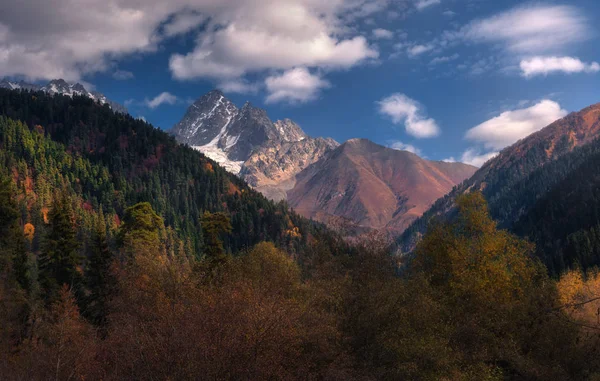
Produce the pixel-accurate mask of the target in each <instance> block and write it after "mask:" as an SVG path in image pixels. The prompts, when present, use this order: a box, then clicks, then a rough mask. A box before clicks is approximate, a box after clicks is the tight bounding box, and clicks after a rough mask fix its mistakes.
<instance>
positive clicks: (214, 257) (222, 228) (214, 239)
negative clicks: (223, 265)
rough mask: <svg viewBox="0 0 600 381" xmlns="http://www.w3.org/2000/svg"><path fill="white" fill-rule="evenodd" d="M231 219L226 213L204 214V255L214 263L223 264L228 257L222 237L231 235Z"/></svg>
mask: <svg viewBox="0 0 600 381" xmlns="http://www.w3.org/2000/svg"><path fill="white" fill-rule="evenodd" d="M231 230H232V227H231V223H230V222H229V217H227V216H226V215H225V214H224V213H209V212H204V215H203V216H202V232H203V234H204V245H205V246H204V254H205V255H206V257H207V258H208V259H209V260H211V261H213V262H222V261H223V260H224V258H225V256H226V253H225V248H224V247H223V240H222V237H223V236H224V234H228V233H231Z"/></svg>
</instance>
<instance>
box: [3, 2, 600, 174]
mask: <svg viewBox="0 0 600 381" xmlns="http://www.w3.org/2000/svg"><path fill="white" fill-rule="evenodd" d="M5 1H6V0H5ZM8 2H9V3H13V4H8V6H7V7H3V8H4V9H5V10H6V9H8V10H7V11H6V12H4V11H3V13H2V14H1V15H0V77H2V76H8V77H12V78H25V79H28V80H35V81H45V80H48V79H52V78H58V77H62V78H65V79H66V80H68V81H72V82H73V81H81V82H83V83H84V84H87V85H88V86H90V85H91V86H95V88H96V89H97V90H99V91H101V92H103V93H104V94H106V95H107V96H108V97H109V98H111V99H114V100H116V101H119V102H121V103H125V104H126V105H127V106H128V108H129V110H130V112H131V113H132V114H133V115H134V116H143V117H144V118H145V119H146V120H148V121H149V122H150V123H152V124H154V125H156V126H159V127H161V128H164V129H168V128H170V127H171V126H172V125H174V124H175V123H176V122H178V121H179V119H180V118H181V117H182V116H183V114H184V112H185V110H186V108H187V107H188V106H189V104H190V102H192V101H193V100H194V99H196V98H198V97H199V96H201V95H202V94H204V93H206V92H208V91H210V90H211V89H213V88H215V87H219V88H221V89H223V90H224V92H225V93H226V95H227V96H228V97H229V98H231V99H232V100H233V101H234V102H235V103H237V104H238V105H240V106H241V105H242V104H243V103H244V102H245V101H246V100H248V101H250V102H252V103H253V104H254V105H256V106H259V107H263V108H266V109H267V111H268V113H269V115H270V116H271V118H272V119H281V118H291V119H293V120H295V121H296V122H298V123H299V124H300V125H301V126H302V127H303V129H304V130H305V131H306V132H307V133H308V134H309V135H312V136H330V137H333V138H334V139H336V140H338V141H340V142H342V141H345V140H347V139H350V138H354V137H365V138H369V139H371V140H373V141H375V142H376V143H380V144H383V145H388V146H392V147H395V148H400V149H409V150H412V151H415V152H417V153H419V154H420V155H422V156H424V157H427V158H429V159H434V160H457V161H465V162H469V163H473V164H475V165H481V164H482V162H483V161H484V160H485V159H486V158H489V157H491V156H492V155H493V154H494V153H496V152H498V151H499V150H500V149H502V148H503V147H505V146H507V145H509V144H511V143H513V142H514V141H516V140H518V139H519V138H522V137H524V136H526V135H528V134H529V133H531V132H534V131H536V130H538V129H540V128H542V127H544V126H545V125H547V124H548V123H550V122H552V121H553V120H555V119H557V118H560V117H562V116H564V115H565V114H566V113H567V112H570V111H577V110H579V109H581V108H583V107H585V106H588V105H590V104H593V103H597V102H600V94H598V91H597V90H596V89H598V88H600V86H599V85H600V65H599V64H598V63H597V62H598V61H600V54H599V51H598V50H599V49H598V48H597V46H599V45H598V42H599V41H598V39H599V37H600V35H599V31H598V29H597V27H596V26H595V24H596V23H595V20H596V19H597V18H598V16H600V4H599V2H598V1H595V0H570V1H534V2H529V1H511V0H502V1H494V0H330V1H327V2H323V1H320V0H278V1H275V0H173V1H170V2H164V1H159V0H147V1H145V2H139V1H136V0H111V1H109V2H106V1H104V0H88V1H87V3H88V4H86V12H78V11H77V10H76V9H78V8H77V6H78V4H79V2H78V1H77V0H56V1H55V2H54V3H56V4H55V5H54V6H53V7H52V8H49V7H48V8H45V9H44V7H40V6H39V5H38V4H39V2H38V1H37V0H19V1H17V0H8ZM161 94H162V95H161Z"/></svg>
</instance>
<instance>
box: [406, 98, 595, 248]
mask: <svg viewBox="0 0 600 381" xmlns="http://www.w3.org/2000/svg"><path fill="white" fill-rule="evenodd" d="M599 136H600V104H597V105H593V106H590V107H587V108H585V109H583V110H581V111H580V112H576V113H571V114H569V115H568V116H566V117H565V118H563V119H560V120H558V121H556V122H554V123H552V124H551V125H549V126H548V127H546V128H544V129H542V130H540V131H538V132H536V133H534V134H532V135H530V136H528V137H527V138H525V139H522V140H520V141H519V142H517V143H515V144H513V145H512V146H510V147H508V148H505V149H504V150H503V151H502V152H501V153H500V154H499V155H498V156H497V157H495V158H494V159H492V160H490V161H488V162H487V163H486V164H485V165H484V166H483V167H482V168H481V169H480V170H478V171H477V172H476V173H475V174H474V175H473V177H471V178H470V179H468V180H467V181H465V182H464V183H463V184H461V185H460V186H459V187H457V188H456V189H455V190H453V191H452V192H451V193H450V194H448V195H447V196H445V197H444V198H442V199H440V200H438V201H437V202H436V203H435V204H434V205H433V206H432V207H431V209H430V210H428V211H427V212H426V213H425V214H424V215H423V216H422V217H421V218H419V219H418V220H416V221H415V222H414V223H413V224H412V225H411V226H410V227H409V228H408V229H407V230H406V231H405V233H404V234H403V235H402V237H400V238H399V240H398V243H399V246H400V250H401V251H403V252H407V251H410V250H411V249H412V248H413V247H414V245H415V244H416V242H417V241H418V240H419V238H420V237H421V235H422V234H423V233H424V232H425V230H426V229H427V226H428V224H429V223H430V221H431V220H432V218H442V219H447V218H450V217H451V216H452V215H453V213H454V202H455V200H456V198H457V197H458V196H459V195H461V194H464V193H466V192H469V191H471V190H473V189H477V190H481V191H482V192H483V194H484V196H485V197H486V199H487V200H488V203H489V206H490V212H491V214H492V216H493V217H494V218H495V219H496V220H497V221H498V223H499V225H500V226H501V227H503V228H512V227H513V225H514V224H515V222H517V221H518V220H519V219H521V218H522V217H523V216H525V215H527V214H528V213H530V211H531V210H532V208H533V207H534V206H535V205H536V204H537V202H538V201H539V200H540V199H542V198H543V197H544V196H545V195H546V194H547V193H548V192H549V191H550V190H551V189H553V187H555V186H556V185H557V184H559V183H560V182H561V181H563V180H564V179H565V178H567V176H569V174H570V173H571V172H572V171H574V170H575V169H576V168H578V167H579V166H580V165H582V163H583V159H582V157H580V156H578V155H574V156H569V159H567V160H559V159H561V158H562V157H563V156H565V155H567V154H569V153H571V152H573V151H574V150H575V149H576V148H578V147H583V146H586V145H588V144H589V143H591V142H592V141H594V140H595V139H596V138H598V137H599ZM575 157H579V159H578V160H575V159H574V158H575Z"/></svg>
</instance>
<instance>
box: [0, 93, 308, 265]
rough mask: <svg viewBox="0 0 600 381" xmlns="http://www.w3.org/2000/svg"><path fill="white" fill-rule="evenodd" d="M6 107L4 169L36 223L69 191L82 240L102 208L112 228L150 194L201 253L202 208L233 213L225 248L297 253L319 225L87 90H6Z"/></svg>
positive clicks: (192, 250)
mask: <svg viewBox="0 0 600 381" xmlns="http://www.w3.org/2000/svg"><path fill="white" fill-rule="evenodd" d="M0 115H2V117H1V118H2V119H0V139H1V140H0V158H1V161H2V167H1V171H2V172H4V173H5V174H10V176H12V177H13V179H14V180H15V181H16V183H17V186H18V189H19V192H20V193H21V196H20V197H21V198H22V200H21V201H22V202H21V203H20V204H21V205H20V208H21V214H22V216H21V217H22V219H23V221H25V222H26V223H30V224H31V225H32V226H33V228H34V229H35V228H38V229H43V224H42V223H41V221H43V220H44V218H46V217H45V215H46V214H47V211H48V210H49V209H50V208H51V206H52V200H53V196H54V193H56V192H57V191H59V192H63V191H64V192H67V193H68V194H69V195H70V196H71V197H72V198H73V208H74V210H75V214H76V215H77V216H78V226H79V227H80V230H79V233H78V234H79V238H80V239H81V240H82V241H83V242H86V243H87V241H88V240H89V238H90V234H89V231H90V230H91V228H92V223H91V220H92V219H93V218H92V216H94V215H96V214H98V213H103V214H105V215H106V218H105V220H106V221H107V229H108V231H109V234H111V232H112V231H114V230H115V228H116V227H118V225H119V219H120V218H122V216H123V213H124V210H125V209H126V208H127V207H128V206H131V205H134V204H136V203H139V202H150V204H151V205H152V207H153V208H154V209H155V210H156V211H157V213H159V214H160V215H161V216H162V217H163V218H164V220H165V225H166V226H167V228H168V229H169V234H170V235H171V236H173V237H177V238H178V239H179V240H180V241H181V243H182V245H183V246H185V248H186V252H187V255H191V256H196V257H199V256H201V255H202V250H203V245H204V243H203V233H202V224H201V223H200V220H201V216H202V214H203V213H204V211H209V212H225V213H226V214H227V215H228V216H229V217H230V219H231V224H232V227H233V234H232V235H231V236H229V238H227V239H226V241H225V243H224V244H225V247H226V249H227V250H228V251H229V252H237V251H239V250H240V249H243V248H246V247H250V246H252V245H254V244H256V243H257V242H260V241H264V240H267V241H272V242H276V243H277V244H278V245H280V246H282V247H286V248H287V247H289V248H290V249H291V250H292V251H293V252H298V251H300V250H302V247H304V246H306V243H307V240H308V239H309V238H310V235H311V234H312V233H316V231H317V230H318V229H320V228H319V227H317V226H315V225H313V224H310V223H309V222H308V221H307V220H305V219H302V218H300V217H298V216H297V215H295V214H294V213H291V212H290V211H289V210H288V208H287V206H286V205H285V204H284V203H279V204H274V203H272V202H270V201H268V200H266V199H265V198H264V197H263V196H262V195H260V194H259V193H257V192H255V191H252V190H251V189H250V188H249V187H248V186H247V185H246V184H245V183H244V182H243V181H242V180H240V179H238V178H237V177H236V176H233V175H230V174H228V173H227V172H226V171H224V170H223V169H222V168H220V167H219V166H217V165H216V164H215V163H214V162H213V161H211V160H209V159H207V158H206V157H204V156H203V155H202V154H200V153H198V152H196V151H194V150H192V149H191V148H188V147H185V146H182V145H179V144H178V143H177V142H175V140H174V139H173V138H172V137H170V136H169V135H167V134H166V133H164V132H163V131H161V130H159V129H156V128H154V127H152V126H150V125H148V124H147V123H145V122H143V121H141V120H136V119H134V118H132V117H130V116H128V115H124V114H119V113H113V112H112V111H111V110H110V108H109V107H104V106H101V105H99V104H97V103H94V101H93V100H90V99H87V98H85V97H75V98H73V99H71V98H69V97H66V96H56V97H52V96H48V95H47V94H45V93H42V92H37V93H31V92H27V91H24V92H20V91H9V90H4V89H0ZM34 238H35V239H36V240H37V235H36V234H34ZM84 247H85V245H84Z"/></svg>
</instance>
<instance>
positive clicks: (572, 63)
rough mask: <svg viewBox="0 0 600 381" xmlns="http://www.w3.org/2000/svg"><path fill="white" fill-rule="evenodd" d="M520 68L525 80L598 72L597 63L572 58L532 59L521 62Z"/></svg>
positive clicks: (599, 66)
mask: <svg viewBox="0 0 600 381" xmlns="http://www.w3.org/2000/svg"><path fill="white" fill-rule="evenodd" d="M520 67H521V73H522V75H523V76H524V77H527V78H530V77H534V76H536V75H548V74H551V73H557V72H563V73H567V74H572V73H583V72H585V73H597V72H598V71H600V64H599V63H598V62H590V63H586V62H582V61H581V60H580V59H579V58H574V57H533V58H529V59H526V60H522V61H521V64H520Z"/></svg>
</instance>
